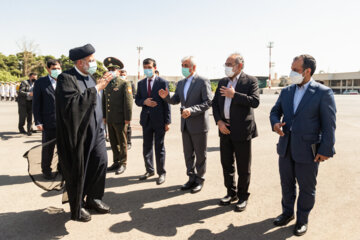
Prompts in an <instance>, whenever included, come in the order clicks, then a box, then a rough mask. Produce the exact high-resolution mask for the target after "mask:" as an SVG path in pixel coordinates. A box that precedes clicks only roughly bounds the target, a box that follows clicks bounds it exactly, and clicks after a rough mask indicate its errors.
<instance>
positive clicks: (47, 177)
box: [43, 172, 56, 180]
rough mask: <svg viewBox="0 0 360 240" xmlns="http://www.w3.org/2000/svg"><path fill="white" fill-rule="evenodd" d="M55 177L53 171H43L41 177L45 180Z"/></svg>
mask: <svg viewBox="0 0 360 240" xmlns="http://www.w3.org/2000/svg"><path fill="white" fill-rule="evenodd" d="M55 177H56V175H55V174H53V173H51V172H50V173H43V178H45V179H46V180H53V179H54V178H55Z"/></svg>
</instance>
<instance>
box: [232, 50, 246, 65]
mask: <svg viewBox="0 0 360 240" xmlns="http://www.w3.org/2000/svg"><path fill="white" fill-rule="evenodd" d="M229 57H235V63H236V64H240V63H241V64H242V69H244V57H243V56H242V55H241V54H240V53H238V52H234V53H232V54H230V56H229Z"/></svg>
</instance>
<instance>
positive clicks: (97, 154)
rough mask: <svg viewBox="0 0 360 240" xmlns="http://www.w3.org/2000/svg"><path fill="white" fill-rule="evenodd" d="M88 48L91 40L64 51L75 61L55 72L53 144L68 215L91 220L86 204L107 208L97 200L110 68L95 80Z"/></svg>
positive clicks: (102, 180) (103, 171) (104, 159)
mask: <svg viewBox="0 0 360 240" xmlns="http://www.w3.org/2000/svg"><path fill="white" fill-rule="evenodd" d="M94 52H95V49H94V47H93V46H92V45H91V44H87V45H85V46H82V47H78V48H74V49H71V50H70V51H69V57H70V59H71V60H72V61H74V65H75V66H74V68H72V69H70V70H68V71H65V72H63V73H62V74H61V75H59V77H58V80H57V87H56V94H55V96H56V116H57V118H56V128H57V129H56V130H57V131H56V138H57V149H58V156H59V163H60V167H61V172H62V175H63V177H64V180H65V190H66V193H67V195H68V201H69V203H70V209H71V219H73V220H77V221H83V222H87V221H90V220H91V215H90V213H89V211H87V210H86V209H93V210H95V211H97V212H99V213H109V212H110V207H109V206H107V205H106V204H105V203H104V202H102V200H101V199H102V197H103V195H104V189H105V177H106V168H107V153H106V145H105V138H104V131H103V129H104V125H103V122H102V118H103V116H102V108H101V92H102V90H103V89H104V88H105V87H106V86H107V84H108V83H109V81H110V80H111V79H112V74H111V73H106V74H104V76H103V77H102V78H101V79H99V81H98V82H96V80H95V78H94V77H93V76H92V74H93V73H95V71H96V66H97V65H96V60H95V58H94ZM85 199H86V201H85Z"/></svg>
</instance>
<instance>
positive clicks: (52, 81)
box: [49, 75, 56, 90]
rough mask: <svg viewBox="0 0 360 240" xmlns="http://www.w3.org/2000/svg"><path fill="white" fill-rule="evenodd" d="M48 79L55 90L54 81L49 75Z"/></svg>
mask: <svg viewBox="0 0 360 240" xmlns="http://www.w3.org/2000/svg"><path fill="white" fill-rule="evenodd" d="M49 79H50V82H51V85H52V86H53V88H54V90H55V89H56V80H55V79H53V78H52V77H51V76H50V75H49Z"/></svg>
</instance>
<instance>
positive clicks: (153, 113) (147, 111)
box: [135, 77, 171, 128]
mask: <svg viewBox="0 0 360 240" xmlns="http://www.w3.org/2000/svg"><path fill="white" fill-rule="evenodd" d="M166 88H168V82H167V81H166V80H164V79H162V78H160V77H156V78H155V81H154V84H153V87H152V89H151V98H152V100H153V101H156V102H157V106H156V107H153V108H152V107H148V106H146V105H144V101H145V100H146V99H147V98H148V91H147V78H145V79H142V80H140V81H139V82H138V87H137V92H136V96H135V104H136V105H138V106H139V107H142V110H141V114H140V124H141V126H145V125H146V124H147V123H148V121H150V123H151V125H152V126H153V127H154V128H161V127H165V124H170V123H171V110H170V105H169V104H168V103H167V102H165V101H164V100H163V99H162V98H161V97H160V96H159V94H158V91H159V90H160V89H166Z"/></svg>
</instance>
